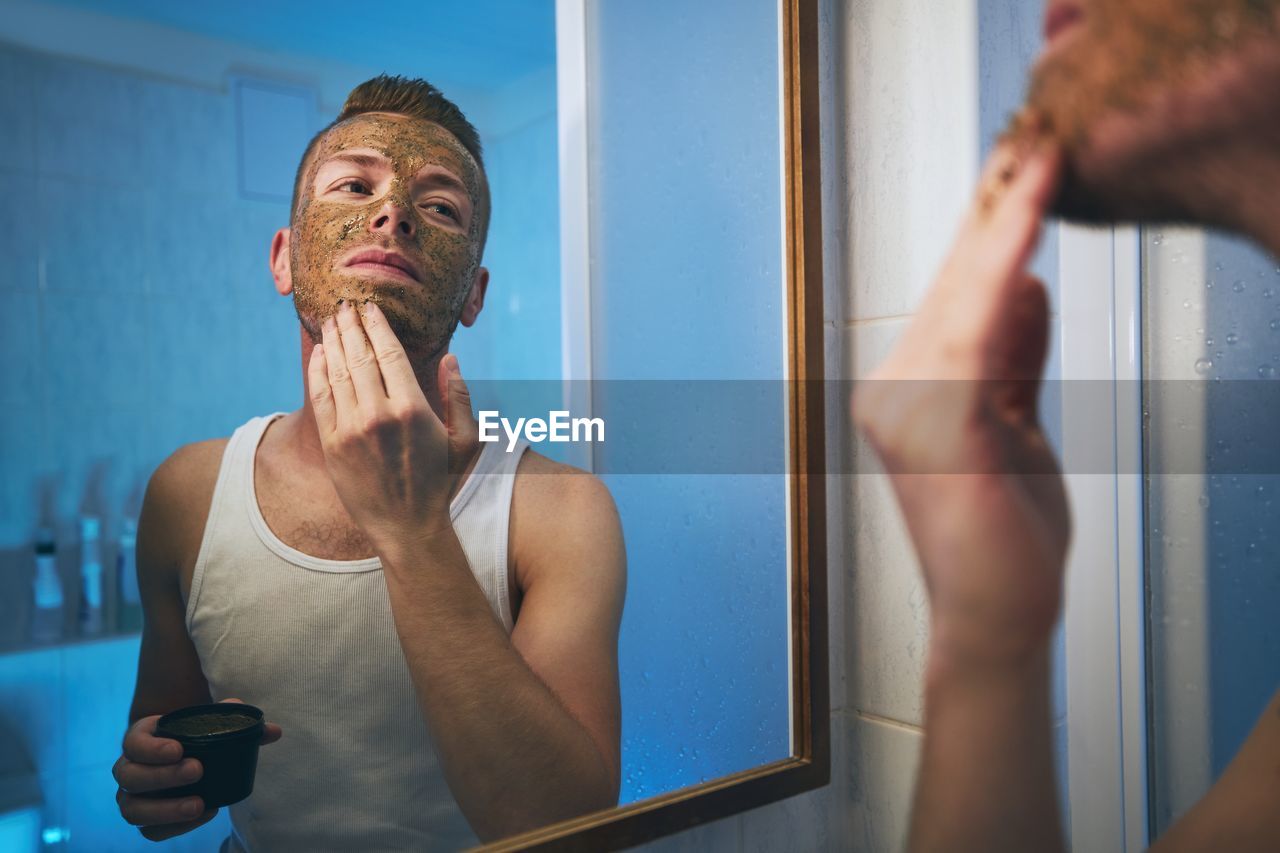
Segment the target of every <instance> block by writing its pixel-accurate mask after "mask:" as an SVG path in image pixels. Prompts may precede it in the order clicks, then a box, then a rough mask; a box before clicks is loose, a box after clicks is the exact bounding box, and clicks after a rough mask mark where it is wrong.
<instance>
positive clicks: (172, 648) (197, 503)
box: [129, 442, 221, 723]
mask: <svg viewBox="0 0 1280 853" xmlns="http://www.w3.org/2000/svg"><path fill="white" fill-rule="evenodd" d="M220 453H221V443H219V442H201V443H199V444H190V445H186V446H184V447H181V448H179V449H178V450H177V451H175V452H174V453H173V455H171V456H170V457H169V458H168V459H166V460H165V461H164V462H162V463H161V464H160V466H159V467H158V468H156V471H155V473H154V474H153V475H152V477H151V481H150V482H149V483H148V484H147V492H146V496H145V497H144V499H143V505H142V512H141V514H140V516H139V518H138V559H137V564H138V590H139V593H140V595H141V598H142V611H143V620H144V621H143V628H142V645H141V649H140V651H139V655H138V680H137V684H136V685H135V687H134V694H133V705H132V707H131V708H130V711H129V722H130V723H133V722H136V721H137V720H138V719H139V718H141V717H145V716H148V715H151V714H165V713H168V712H169V711H172V710H174V709H175V708H181V707H183V706H185V705H198V704H203V703H206V702H210V701H212V700H211V699H210V697H209V685H208V682H206V681H205V678H204V673H203V672H202V671H201V669H200V658H199V656H198V655H197V654H196V650H195V647H194V646H193V645H192V643H191V638H190V636H188V635H187V625H186V606H185V605H184V603H183V600H182V590H181V586H180V581H179V578H180V575H181V566H182V562H183V559H184V557H185V556H186V552H187V551H188V550H189V549H190V548H191V540H192V538H193V537H192V535H191V534H190V533H188V531H189V530H190V529H191V528H193V527H194V528H197V529H199V530H200V531H203V530H204V525H203V524H195V523H194V522H195V521H203V519H204V518H205V517H206V516H207V515H208V512H209V502H210V500H211V499H212V485H211V484H209V483H207V482H204V481H205V480H207V479H208V478H207V476H202V475H203V472H204V471H206V470H207V469H208V468H209V462H210V454H220ZM216 470H217V469H216V467H215V468H214V471H215V472H216ZM193 515H198V518H192V516H193ZM196 547H197V548H198V547H199V546H198V543H197V545H196Z"/></svg>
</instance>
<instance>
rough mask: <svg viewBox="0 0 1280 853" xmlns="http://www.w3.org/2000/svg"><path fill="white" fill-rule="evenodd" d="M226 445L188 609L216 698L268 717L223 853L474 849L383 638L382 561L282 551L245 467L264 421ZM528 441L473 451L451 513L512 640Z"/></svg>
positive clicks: (399, 660)
mask: <svg viewBox="0 0 1280 853" xmlns="http://www.w3.org/2000/svg"><path fill="white" fill-rule="evenodd" d="M282 414H284V413H283V412H276V413H274V414H272V415H268V416H263V417H257V418H253V419H252V420H250V421H249V422H248V423H246V424H244V425H243V426H241V427H240V428H239V429H237V430H236V431H235V433H234V434H233V435H232V436H231V439H230V441H229V442H228V444H227V447H226V450H225V452H224V455H223V459H222V466H221V468H220V470H219V472H218V480H217V485H216V486H215V488H214V494H213V503H212V506H211V507H210V510H209V518H208V521H207V522H206V525H205V531H204V539H203V541H202V543H201V545H200V554H199V556H198V557H197V559H196V565H195V573H194V575H193V577H192V581H191V594H190V596H189V600H188V602H187V630H188V631H189V632H190V634H191V639H192V640H193V642H194V643H195V647H196V650H197V651H198V652H199V655H200V664H201V667H202V669H203V670H204V675H205V678H206V679H208V682H209V689H210V692H211V694H212V695H213V697H214V698H215V699H223V698H227V697H236V698H239V699H243V700H244V701H245V702H248V703H250V704H253V705H257V706H258V707H260V708H262V709H263V711H265V712H266V716H267V719H268V720H271V721H273V722H276V723H279V724H280V725H281V726H282V727H283V729H284V737H283V738H282V739H281V740H280V741H279V742H278V743H275V744H273V745H271V746H269V747H266V748H264V749H262V750H261V751H260V753H259V757H258V772H257V777H256V780H255V782H254V790H253V794H252V796H250V797H249V798H248V799H247V800H244V801H243V802H240V803H238V804H236V805H234V806H232V807H231V823H232V835H231V836H230V838H228V839H227V841H226V842H225V843H224V845H223V849H224V850H228V851H249V853H263V851H268V853H279V852H280V851H308V853H325V851H361V853H372V851H404V850H457V849H459V848H462V847H468V846H471V845H474V844H476V843H478V842H477V839H476V837H475V835H474V834H473V833H472V832H471V829H470V827H469V826H468V825H467V822H466V820H465V819H464V818H463V816H462V813H461V811H460V810H459V809H458V805H457V803H456V802H455V801H454V799H453V796H452V794H450V792H449V789H448V786H447V785H446V784H445V780H444V774H443V773H442V771H441V768H440V765H439V761H438V759H437V756H436V750H435V746H434V744H433V743H432V740H431V735H430V733H429V732H428V730H427V727H426V725H425V723H424V722H423V719H422V713H421V711H420V709H419V706H418V702H417V699H416V697H415V694H414V688H413V682H412V681H411V680H410V677H409V671H408V667H407V665H406V663H405V659H404V653H403V651H402V650H401V648H400V641H399V639H398V637H397V636H396V630H395V625H394V624H393V622H392V617H391V605H390V601H389V599H388V597H387V587H386V582H385V581H384V579H383V576H382V563H381V561H380V560H379V559H378V558H377V557H373V558H371V559H367V560H327V559H321V558H318V557H312V556H309V555H307V554H304V553H302V552H301V551H298V550H297V549H295V548H292V547H290V546H289V545H286V544H285V543H284V542H283V541H281V540H280V538H279V537H277V536H276V535H275V534H274V533H272V532H271V530H270V528H269V527H268V526H267V524H266V521H265V520H264V519H263V517H262V512H261V509H260V508H259V506H258V501H257V494H256V491H255V489H254V483H253V463H254V457H255V455H256V451H257V447H258V443H259V441H260V440H261V438H262V434H263V433H264V432H265V431H266V427H267V425H268V424H269V423H270V421H271V420H274V419H275V418H277V417H280V416H281V415H282ZM527 446H528V445H527V443H525V442H522V443H521V445H520V446H518V447H517V448H516V449H515V450H514V451H513V452H511V453H507V452H506V447H505V444H504V443H501V442H495V443H486V444H483V445H481V448H482V449H481V453H480V458H479V459H478V460H477V461H476V465H475V468H474V469H473V471H472V473H471V475H470V476H469V477H468V478H467V480H466V482H465V483H464V484H463V486H462V488H461V489H460V490H459V492H458V494H457V496H456V497H455V498H454V500H453V503H452V504H451V505H450V516H451V517H452V519H453V525H454V528H455V529H456V530H457V533H458V538H459V540H461V542H462V548H463V551H464V552H465V553H466V555H467V559H468V561H469V562H470V564H471V570H472V572H473V573H474V575H475V578H476V582H477V583H478V584H479V585H480V588H481V589H482V590H483V591H484V594H485V597H486V598H487V599H488V601H489V604H490V606H492V608H493V611H494V613H495V614H497V616H498V618H499V619H500V620H501V622H502V624H503V625H504V626H505V627H506V629H507V631H508V632H510V631H511V628H512V617H511V606H510V602H509V601H508V595H507V532H508V524H509V520H510V514H511V491H512V486H513V484H514V480H515V478H514V473H515V469H516V465H517V464H518V463H519V460H520V457H521V455H522V454H523V452H524V450H525V448H526V447H527Z"/></svg>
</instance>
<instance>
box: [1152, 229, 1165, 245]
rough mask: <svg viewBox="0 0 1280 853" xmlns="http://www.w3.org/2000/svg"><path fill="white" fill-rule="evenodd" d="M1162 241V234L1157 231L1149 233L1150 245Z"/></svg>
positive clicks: (1158, 243)
mask: <svg viewBox="0 0 1280 853" xmlns="http://www.w3.org/2000/svg"><path fill="white" fill-rule="evenodd" d="M1163 242H1164V235H1163V234H1161V233H1160V232H1159V231H1157V232H1155V233H1154V234H1152V235H1151V245H1153V246H1159V245H1160V244H1161V243H1163Z"/></svg>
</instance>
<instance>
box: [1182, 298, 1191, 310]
mask: <svg viewBox="0 0 1280 853" xmlns="http://www.w3.org/2000/svg"><path fill="white" fill-rule="evenodd" d="M1182 307H1183V308H1190V307H1191V300H1190V299H1184V300H1182Z"/></svg>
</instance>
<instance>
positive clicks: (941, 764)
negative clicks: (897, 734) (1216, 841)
mask: <svg viewBox="0 0 1280 853" xmlns="http://www.w3.org/2000/svg"><path fill="white" fill-rule="evenodd" d="M1060 163H1061V161H1060V158H1059V156H1058V155H1057V154H1056V152H1054V151H1053V150H1052V149H1050V148H1048V147H1041V148H1039V149H1037V150H1034V151H1033V150H1028V149H1027V148H1025V147H1024V148H1022V149H1015V148H1014V147H1013V146H1010V145H1003V146H1001V148H1000V149H998V150H997V152H996V153H995V155H994V156H993V157H992V159H991V161H990V163H989V164H988V167H987V169H986V170H985V174H984V178H983V181H982V186H981V188H980V192H979V194H978V196H977V198H975V199H974V203H973V205H972V207H971V209H970V212H969V215H968V216H967V217H966V220H965V222H964V224H963V225H962V226H961V229H960V236H959V238H958V239H957V241H956V243H955V246H954V247H953V249H952V253H951V255H950V256H949V257H948V260H947V262H946V264H945V265H944V267H943V270H942V272H941V273H940V274H939V276H938V278H937V279H936V280H935V282H934V285H933V287H932V289H931V290H930V292H929V294H928V296H926V298H925V301H924V304H923V305H922V306H921V308H920V311H919V312H918V313H917V314H916V317H915V319H913V321H912V323H911V325H910V326H909V327H908V328H907V330H906V332H905V333H904V334H903V336H902V339H901V340H900V341H899V342H898V345H897V346H896V347H895V348H894V350H893V352H892V354H891V355H890V356H889V358H888V359H887V360H886V361H885V363H884V364H883V365H881V366H880V368H879V369H878V370H877V371H876V372H875V373H874V374H872V377H871V379H870V380H869V381H866V382H863V383H860V386H859V388H858V393H857V394H856V395H855V399H854V410H853V415H854V418H855V420H856V421H857V423H858V425H859V426H860V427H861V428H862V429H863V431H864V432H865V433H866V434H867V437H868V439H869V440H870V442H871V444H872V445H873V446H874V447H875V449H876V450H877V451H878V452H879V454H880V457H881V459H882V460H883V461H884V464H885V469H886V471H887V472H888V473H889V474H890V477H891V480H892V483H893V486H894V490H895V492H896V493H897V497H898V501H899V503H900V505H901V507H902V510H903V516H904V518H905V520H906V523H907V527H908V529H909V530H910V533H911V537H912V540H913V542H914V544H915V547H916V553H917V554H918V556H919V558H920V564H921V569H922V571H923V574H924V579H925V584H926V587H927V588H928V591H929V604H930V636H929V662H928V672H927V673H926V679H925V680H926V685H925V739H924V755H923V759H922V762H921V766H920V777H919V781H918V782H917V789H916V800H915V806H914V809H913V812H912V820H911V838H910V849H911V850H912V851H916V853H923V851H942V850H946V851H970V850H972V851H992V850H1034V851H1038V853H1039V851H1044V853H1050V851H1055V850H1061V849H1063V841H1062V832H1061V826H1060V819H1059V816H1058V809H1057V798H1056V796H1055V790H1054V788H1055V786H1054V775H1053V760H1052V749H1051V745H1052V744H1051V738H1050V731H1051V729H1050V714H1049V696H1050V692H1049V643H1050V638H1051V636H1052V632H1053V626H1054V623H1055V621H1056V619H1057V616H1058V613H1059V609H1060V605H1061V597H1062V573H1063V569H1064V567H1065V563H1066V549H1067V543H1068V540H1069V535H1070V522H1069V517H1068V512H1067V506H1066V494H1065V490H1064V488H1063V483H1062V477H1061V475H1060V473H1059V471H1058V468H1057V464H1056V461H1055V460H1054V457H1053V454H1052V452H1051V449H1050V448H1049V445H1048V442H1047V441H1046V440H1045V437H1044V434H1043V432H1042V430H1041V429H1040V426H1039V421H1038V414H1037V411H1036V404H1037V399H1038V392H1039V379H1040V375H1041V371H1042V369H1043V365H1044V358H1045V354H1046V351H1047V344H1048V299H1047V296H1046V294H1045V291H1044V287H1043V285H1042V284H1040V283H1039V282H1037V281H1035V280H1034V279H1033V278H1032V277H1031V276H1029V275H1028V274H1027V272H1026V265H1027V262H1028V259H1029V257H1030V255H1031V252H1032V250H1033V248H1034V246H1035V243H1036V240H1037V238H1038V235H1039V230H1040V221H1041V217H1042V215H1043V213H1044V209H1045V206H1046V204H1047V201H1048V199H1049V197H1050V196H1051V193H1052V190H1053V189H1054V186H1055V184H1056V178H1057V175H1058V170H1059V168H1060Z"/></svg>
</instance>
